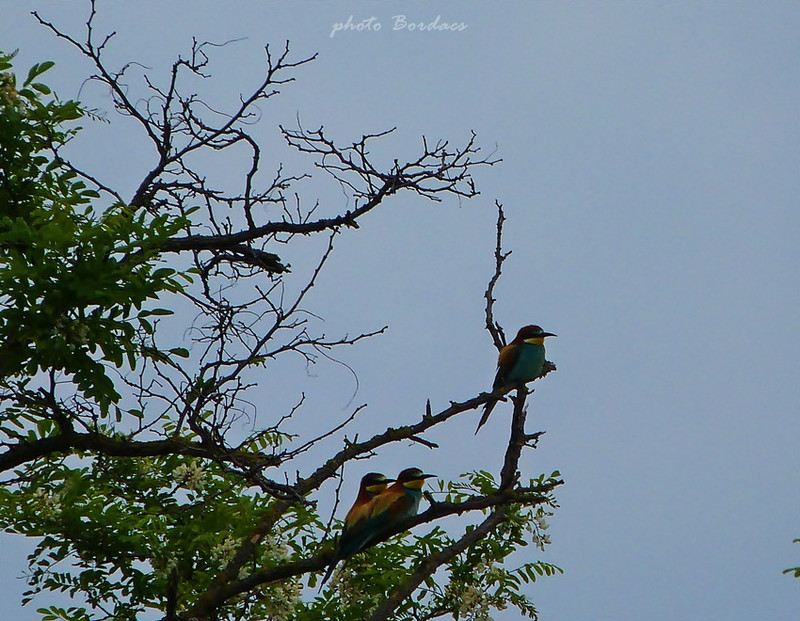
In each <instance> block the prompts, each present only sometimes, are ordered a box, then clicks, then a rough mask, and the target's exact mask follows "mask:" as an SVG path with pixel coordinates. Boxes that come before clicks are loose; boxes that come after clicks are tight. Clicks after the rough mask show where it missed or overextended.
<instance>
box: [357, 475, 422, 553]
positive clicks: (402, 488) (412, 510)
mask: <svg viewBox="0 0 800 621" xmlns="http://www.w3.org/2000/svg"><path fill="white" fill-rule="evenodd" d="M435 476H436V475H435V474H425V473H424V472H422V470H420V469H419V468H406V469H405V470H403V471H402V472H401V473H400V474H398V475H397V480H396V481H395V482H394V483H393V484H392V485H390V486H389V488H388V489H387V490H386V491H385V492H383V493H382V494H381V495H380V496H378V497H377V498H375V500H374V501H373V502H372V507H371V510H370V515H369V524H368V526H367V530H369V531H370V533H371V536H370V537H369V539H368V541H367V546H369V545H372V543H373V542H374V541H375V540H376V539H379V538H380V537H382V536H383V535H385V534H386V533H388V532H389V531H390V530H392V528H394V527H395V526H396V525H397V524H399V523H400V522H402V521H403V520H405V519H406V518H409V517H411V516H412V515H416V514H417V512H418V511H419V501H420V500H421V499H422V486H423V485H425V479H429V478H431V477H435ZM365 547H366V546H365Z"/></svg>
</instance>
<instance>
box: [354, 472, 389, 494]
mask: <svg viewBox="0 0 800 621" xmlns="http://www.w3.org/2000/svg"><path fill="white" fill-rule="evenodd" d="M392 481H394V479H388V478H386V475H384V474H381V473H380V472H369V473H367V474H365V475H364V476H363V477H362V479H361V491H362V492H364V493H366V494H368V495H369V496H377V495H378V494H382V493H383V492H385V491H386V487H387V486H388V485H389V483H391V482H392Z"/></svg>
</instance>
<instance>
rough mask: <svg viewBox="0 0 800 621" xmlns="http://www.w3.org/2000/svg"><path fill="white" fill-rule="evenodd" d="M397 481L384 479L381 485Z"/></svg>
mask: <svg viewBox="0 0 800 621" xmlns="http://www.w3.org/2000/svg"><path fill="white" fill-rule="evenodd" d="M395 481H397V479H384V480H383V481H381V483H394V482H395Z"/></svg>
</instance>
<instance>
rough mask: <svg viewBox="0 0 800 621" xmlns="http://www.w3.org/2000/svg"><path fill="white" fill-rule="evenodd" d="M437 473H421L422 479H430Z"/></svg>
mask: <svg viewBox="0 0 800 621" xmlns="http://www.w3.org/2000/svg"><path fill="white" fill-rule="evenodd" d="M435 476H436V475H435V474H421V475H419V478H420V479H430V478H431V477H435Z"/></svg>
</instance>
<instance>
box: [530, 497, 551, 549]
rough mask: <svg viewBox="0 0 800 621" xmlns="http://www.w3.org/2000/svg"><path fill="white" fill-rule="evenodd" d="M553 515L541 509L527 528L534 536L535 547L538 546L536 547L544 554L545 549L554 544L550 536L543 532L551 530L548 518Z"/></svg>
mask: <svg viewBox="0 0 800 621" xmlns="http://www.w3.org/2000/svg"><path fill="white" fill-rule="evenodd" d="M551 515H552V513H550V512H547V511H545V510H544V509H543V508H542V507H539V508H538V509H537V510H536V515H534V516H533V520H532V521H531V522H528V524H527V525H526V527H525V528H526V529H527V530H528V532H530V533H531V534H532V535H533V537H532V539H533V543H534V545H536V547H537V548H539V549H540V550H541V551H542V552H544V547H545V546H546V545H550V544H551V543H552V541H551V540H550V535H547V534H545V533H543V532H542V531H545V530H547V529H548V528H550V524H549V523H548V522H547V519H546V518H547V517H549V516H551Z"/></svg>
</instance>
